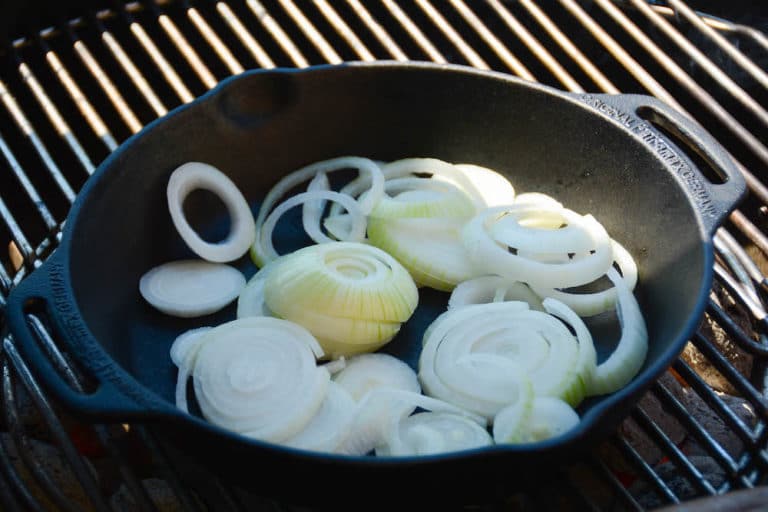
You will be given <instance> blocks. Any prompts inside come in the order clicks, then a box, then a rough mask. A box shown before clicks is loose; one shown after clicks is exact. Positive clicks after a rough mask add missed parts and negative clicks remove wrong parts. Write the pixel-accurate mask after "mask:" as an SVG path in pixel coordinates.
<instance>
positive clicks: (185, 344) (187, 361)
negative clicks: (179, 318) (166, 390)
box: [170, 327, 212, 412]
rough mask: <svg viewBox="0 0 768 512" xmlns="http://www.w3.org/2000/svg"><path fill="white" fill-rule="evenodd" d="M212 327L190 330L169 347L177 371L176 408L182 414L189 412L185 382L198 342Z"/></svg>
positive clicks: (188, 375)
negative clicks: (182, 412)
mask: <svg viewBox="0 0 768 512" xmlns="http://www.w3.org/2000/svg"><path fill="white" fill-rule="evenodd" d="M211 329H212V327H199V328H197V329H190V330H189V331H186V332H183V333H181V334H180V335H179V336H178V337H177V338H176V339H175V340H174V341H173V344H172V345H171V351H170V352H171V361H173V364H175V365H176V366H177V367H178V369H179V372H178V376H177V377H176V394H175V399H176V407H178V408H179V409H181V410H182V411H184V412H189V410H188V407H187V381H188V380H189V377H190V375H191V374H192V361H193V360H194V358H195V354H196V353H197V349H198V348H199V347H200V342H201V341H202V340H203V334H205V333H206V332H208V331H210V330H211Z"/></svg>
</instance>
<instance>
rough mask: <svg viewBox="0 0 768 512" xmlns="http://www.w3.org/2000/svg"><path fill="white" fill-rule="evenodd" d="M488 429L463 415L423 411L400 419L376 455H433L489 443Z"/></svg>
mask: <svg viewBox="0 0 768 512" xmlns="http://www.w3.org/2000/svg"><path fill="white" fill-rule="evenodd" d="M491 444H493V438H492V437H491V436H490V434H488V431H487V430H486V429H485V428H483V427H482V426H481V425H478V424H477V423H475V422H474V421H471V420H469V419H467V418H466V417H464V416H459V415H457V414H452V413H445V412H421V413H418V414H413V415H411V416H408V417H405V418H401V419H399V420H398V421H396V422H395V424H394V425H393V426H392V427H391V428H390V429H389V432H388V433H387V435H385V436H384V444H382V445H379V446H377V447H376V455H377V456H411V455H434V454H437V453H447V452H456V451H461V450H470V449H473V448H480V447H482V446H489V445H491Z"/></svg>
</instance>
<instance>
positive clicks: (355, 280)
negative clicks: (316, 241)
mask: <svg viewBox="0 0 768 512" xmlns="http://www.w3.org/2000/svg"><path fill="white" fill-rule="evenodd" d="M266 299H267V305H268V306H269V307H270V309H272V311H275V312H276V313H278V314H280V312H281V311H283V310H289V309H295V308H299V307H301V308H306V309H308V310H311V311H315V312H317V313H323V314H326V315H329V316H337V317H340V318H354V319H360V320H379V321H386V322H404V321H405V320H407V319H408V318H410V316H411V314H413V311H414V309H415V308H416V305H417V303H418V299H419V297H418V290H417V289H416V286H415V285H414V283H413V279H411V277H410V275H409V274H408V271H407V270H406V269H405V268H403V266H402V265H401V264H400V263H398V262H397V260H395V259H394V258H393V257H392V256H390V255H389V254H387V253H386V252H384V251H382V250H381V249H378V248H376V247H371V246H369V245H364V244H358V243H351V242H334V243H331V244H322V245H312V246H308V247H304V248H302V249H299V250H297V251H295V252H293V253H291V254H289V255H286V256H284V257H283V259H282V261H281V262H280V263H279V265H278V266H277V267H276V268H275V270H274V271H272V272H271V273H270V275H269V276H267V284H266Z"/></svg>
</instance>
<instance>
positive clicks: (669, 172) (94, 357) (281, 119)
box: [8, 62, 745, 506]
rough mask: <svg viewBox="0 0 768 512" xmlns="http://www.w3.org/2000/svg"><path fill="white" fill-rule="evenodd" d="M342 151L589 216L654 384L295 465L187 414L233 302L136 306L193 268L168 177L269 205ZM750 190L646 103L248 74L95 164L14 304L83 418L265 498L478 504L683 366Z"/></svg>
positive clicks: (28, 341)
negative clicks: (144, 435) (158, 440)
mask: <svg viewBox="0 0 768 512" xmlns="http://www.w3.org/2000/svg"><path fill="white" fill-rule="evenodd" d="M662 131H663V132H664V133H665V134H662ZM340 155H361V156H367V157H370V158H373V159H378V160H394V159H398V158H403V157H410V156H424V157H427V156H429V157H436V158H441V159H444V160H447V161H451V162H471V163H476V164H480V165H485V166H488V167H491V168H494V169H496V170H499V171H500V172H503V173H504V174H506V175H508V176H509V178H510V179H511V181H512V182H513V184H514V185H515V187H516V189H517V190H518V191H519V192H523V191H543V192H547V193H550V194H552V195H554V196H555V197H557V198H559V199H560V200H561V201H562V202H563V203H564V204H565V205H567V206H568V207H570V208H572V209H574V210H576V211H580V212H584V213H586V212H590V213H592V214H594V215H595V217H596V218H597V219H598V220H600V221H601V222H602V223H603V224H604V225H605V226H606V228H607V229H608V232H609V233H611V234H612V235H613V236H614V238H616V239H617V240H619V241H620V242H621V243H622V244H624V245H625V246H626V247H627V248H628V249H629V250H630V251H631V253H632V254H634V255H635V257H636V259H637V261H638V264H639V268H640V281H639V283H640V284H639V286H638V289H637V291H636V294H637V296H638V299H639V301H640V303H641V307H642V310H643V312H644V315H645V317H646V320H647V323H648V328H649V335H650V349H649V352H648V357H647V360H646V362H645V365H644V366H643V368H642V369H641V371H640V373H639V374H638V375H637V377H636V378H635V379H634V380H633V381H632V382H631V383H630V384H629V385H628V386H627V387H626V388H624V389H622V390H621V391H619V392H616V393H614V394H612V395H610V396H605V397H598V398H593V399H589V400H588V401H586V402H585V403H584V404H583V405H582V406H581V407H580V408H579V413H580V414H581V417H582V421H581V424H580V426H579V427H578V428H576V429H575V430H573V431H571V432H569V433H568V434H566V435H565V436H562V437H561V438H558V439H553V440H549V441H545V442H541V443H538V444H534V445H528V446H497V447H493V448H490V449H481V450H473V451H468V452H463V453H460V454H447V455H438V456H430V457H421V458H415V457H414V458H400V459H390V460H386V459H374V458H371V457H341V456H329V455H323V454H314V453H307V452H301V451H297V450H293V449H287V448H283V447H279V446H273V445H270V444H266V443H262V442H259V441H256V440H252V439H246V438H243V437H240V436H239V435H235V434H233V433H230V432H227V431H225V430H223V429H220V428H217V427H215V426H213V425H211V424H208V423H207V422H205V421H204V420H202V419H201V418H199V417H197V416H192V415H186V414H182V413H181V412H180V411H179V410H177V409H176V408H175V407H174V404H173V396H174V395H173V390H174V382H175V376H176V371H175V368H174V367H173V365H172V363H171V361H170V358H169V356H168V349H169V347H170V344H171V342H172V341H173V339H174V338H175V336H176V335H178V334H179V333H181V332H182V331H184V330H186V329H189V328H192V327H196V326H201V325H214V324H217V323H220V322H223V321H225V320H228V319H232V318H234V307H230V308H228V309H227V310H225V311H223V312H221V313H219V314H217V315H213V316H210V317H206V318H202V319H199V320H181V319H175V318H171V317H167V316H164V315H162V314H160V313H157V312H156V311H154V310H153V309H152V308H151V307H149V306H148V305H147V304H146V303H145V302H144V301H143V300H142V299H141V297H140V295H139V292H138V282H139V278H140V276H141V275H142V274H143V273H144V272H146V271H147V270H148V269H149V268H151V267H153V266H155V265H157V264H159V263H162V262H166V261H169V260H174V259H179V258H183V257H190V256H191V253H190V252H189V250H188V249H187V248H186V247H185V245H184V243H183V242H182V241H181V239H180V237H179V236H178V235H177V233H176V231H175V230H174V228H173V226H172V224H171V221H170V216H169V214H168V211H167V206H166V199H165V188H166V183H167V181H168V177H169V175H170V173H171V172H172V171H173V169H174V168H176V167H177V166H178V165H180V164H182V163H185V162H188V161H192V160H195V161H201V162H207V163H210V164H213V165H215V166H216V167H218V168H220V169H221V170H223V171H224V172H225V173H226V174H228V175H229V176H230V177H231V178H232V179H233V180H234V181H235V182H236V183H237V185H238V186H239V187H240V188H241V190H242V191H243V193H244V194H245V196H246V197H247V198H248V199H249V200H250V201H252V205H253V208H254V211H256V210H257V208H258V201H259V199H260V198H261V197H263V196H264V195H265V194H266V192H267V190H268V189H269V188H270V187H271V186H272V185H273V184H274V183H275V182H276V181H277V179H278V178H279V177H280V176H281V175H282V174H284V173H287V172H289V171H291V170H294V169H297V168H299V167H300V166H302V165H305V164H307V163H310V162H313V161H317V160H322V159H326V158H331V157H335V156H340ZM705 170H706V172H707V174H711V175H713V176H715V177H716V179H714V180H710V179H708V178H707V177H705V174H704V171H705ZM744 191H745V185H744V181H743V179H742V177H741V175H740V173H739V172H738V170H737V169H736V168H735V167H734V164H733V163H732V162H731V160H730V159H729V157H728V156H727V155H726V153H725V151H724V150H723V149H722V148H721V147H719V146H718V144H717V143H716V142H715V140H713V139H712V137H711V136H709V135H708V134H707V133H706V132H705V131H703V130H702V129H700V128H699V127H697V126H696V125H694V123H692V122H691V121H689V120H687V119H685V118H683V117H682V116H681V115H679V114H677V113H675V112H674V111H672V110H671V109H670V108H668V107H666V106H665V105H664V104H662V103H660V102H658V101H656V100H654V99H652V98H650V97H646V96H636V95H625V96H603V95H592V94H585V95H575V94H567V93H563V92H560V91H557V90H554V89H551V88H549V87H545V86H542V85H538V84H534V83H529V82H524V81H521V80H517V79H515V78H512V77H510V76H507V75H503V74H499V73H492V72H483V71H477V70H473V69H469V68H463V67H458V66H444V65H431V64H429V65H428V64H416V63H410V64H403V63H390V62H379V63H374V64H358V63H355V64H349V65H343V66H320V67H314V68H309V69H306V70H288V69H278V70H272V71H252V72H247V73H244V74H242V75H240V76H237V77H234V78H230V79H228V80H225V81H224V82H222V83H221V84H220V85H219V86H218V87H216V88H215V89H214V90H213V91H211V92H209V93H208V94H206V95H204V96H203V97H202V98H200V99H199V100H197V101H195V102H193V103H191V104H189V105H186V106H183V107H180V108H178V109H177V110H175V111H174V112H172V113H171V114H169V115H168V116H166V117H164V118H162V119H160V120H158V121H156V122H154V123H152V124H150V125H149V126H147V127H146V128H145V129H144V130H143V131H142V132H141V133H139V134H138V135H136V136H134V137H133V138H131V139H130V140H129V141H127V142H126V143H125V144H124V145H122V146H121V147H120V148H119V149H118V150H117V151H116V152H114V153H113V154H112V155H111V156H110V157H109V158H108V159H107V160H106V161H105V162H104V163H103V164H102V165H101V166H100V168H99V169H98V171H97V172H96V173H95V174H94V175H93V177H91V178H90V179H89V181H88V182H87V183H86V185H85V186H84V188H83V190H82V192H81V193H80V195H79V196H78V199H77V201H76V203H75V205H74V207H73V208H72V210H71V212H70V214H69V217H68V219H67V222H66V227H65V230H64V235H63V239H62V242H61V245H60V247H59V248H58V249H57V250H56V251H55V253H54V254H53V255H52V256H51V257H50V258H49V260H48V261H46V263H45V264H44V265H43V266H42V267H41V268H39V269H38V270H36V271H35V272H33V273H32V275H31V276H29V277H28V278H27V279H25V280H24V281H23V282H22V283H21V285H20V286H19V287H18V288H16V290H15V291H14V292H13V293H12V294H11V297H10V299H9V303H8V320H9V324H10V326H11V329H12V331H13V333H14V334H15V335H16V336H17V338H18V339H19V341H20V349H21V350H22V351H23V355H24V356H25V358H26V360H27V361H28V362H29V363H30V365H31V366H32V367H33V370H34V371H35V373H36V375H37V376H38V377H40V378H41V379H42V381H43V382H44V383H45V385H46V386H47V387H48V388H49V390H50V391H51V392H52V393H54V394H55V396H56V397H57V398H58V399H60V400H61V401H62V402H63V403H64V404H65V405H66V406H68V407H70V408H71V409H72V410H74V411H75V412H76V413H80V414H82V415H85V416H87V417H89V418H91V419H94V420H99V421H105V422H108V421H121V422H123V421H140V422H148V423H150V424H152V425H155V426H156V429H157V430H158V432H160V433H161V435H164V436H167V437H169V438H171V439H172V440H173V441H174V442H175V443H177V444H178V446H180V447H182V449H183V450H184V451H185V452H187V453H189V454H193V455H194V456H195V457H197V458H199V459H200V460H202V461H203V462H205V463H206V464H207V465H208V467H209V468H210V469H211V470H213V471H215V472H218V473H220V474H222V475H223V476H224V477H225V478H233V479H235V480H236V481H237V482H239V483H245V484H246V485H248V486H249V487H251V488H253V489H254V490H256V491H258V492H261V493H264V494H265V495H269V496H276V497H281V498H283V499H289V500H295V501H299V502H304V503H318V502H323V501H330V502H332V503H338V502H339V500H340V493H341V494H342V495H343V494H344V492H345V491H349V490H356V491H361V492H362V491H368V492H370V493H371V494H370V496H371V497H372V499H373V500H374V501H375V502H377V503H381V502H385V501H387V500H392V499H397V498H399V497H401V496H410V492H411V491H414V492H416V493H417V494H415V495H414V496H417V497H419V496H421V497H428V498H429V499H434V498H435V497H436V496H439V497H442V498H447V499H450V500H470V501H473V502H478V501H482V500H483V498H489V497H491V496H493V493H494V491H496V490H502V491H509V490H510V489H511V488H513V487H514V485H515V484H516V483H518V484H519V483H521V482H524V481H525V480H524V479H523V478H522V477H523V476H526V475H535V474H537V471H540V472H543V474H546V473H547V472H548V471H551V470H552V468H553V467H554V466H557V465H559V464H560V463H562V462H563V461H566V460H568V459H569V458H571V457H573V456H575V455H578V454H579V453H580V452H581V451H583V450H586V449H588V448H589V447H590V446H591V445H593V444H594V442H595V441H596V440H599V439H600V438H601V436H604V435H605V434H607V433H609V432H611V431H612V430H613V429H614V428H615V427H616V426H617V424H618V423H619V422H620V421H621V419H622V418H623V417H624V416H625V415H626V414H627V413H628V412H629V410H630V408H631V407H632V405H633V404H634V403H635V402H636V400H637V399H638V398H639V396H640V395H641V394H642V392H643V391H644V390H645V389H647V388H648V387H649V386H650V384H651V383H652V382H653V381H654V380H655V379H656V378H657V377H659V375H660V374H661V373H662V372H663V371H665V369H666V368H667V367H668V366H669V365H670V364H671V363H672V361H673V360H674V359H675V357H676V356H677V355H678V354H679V353H680V351H681V350H682V347H683V345H684V344H685V342H686V340H687V339H688V336H689V335H690V334H691V333H692V332H693V331H694V329H695V328H696V326H697V324H698V322H699V321H700V319H701V316H702V314H703V310H704V305H705V302H706V299H707V295H708V293H709V290H710V285H711V280H712V276H711V267H712V264H713V252H712V244H711V237H712V234H713V233H714V230H715V229H716V228H717V226H718V225H719V224H720V223H721V221H722V219H723V218H724V216H725V215H726V214H727V213H728V212H729V211H730V210H731V209H732V208H733V207H734V205H735V204H736V203H737V201H738V200H739V199H740V197H741V196H742V195H743V193H744ZM186 206H187V207H186V209H187V211H188V214H189V216H190V218H192V219H193V223H194V224H195V225H197V226H198V227H199V229H200V231H201V232H202V233H204V235H205V236H207V237H208V238H209V239H215V238H216V237H223V236H224V235H225V233H226V232H227V229H228V224H227V218H226V215H225V214H223V213H222V212H223V209H222V208H221V205H219V203H218V202H217V201H215V200H213V199H211V198H210V197H208V196H205V195H202V194H201V195H199V196H197V197H191V198H190V199H189V201H188V204H187V205H186ZM211 209H213V211H215V212H216V213H215V214H211V211H212V210H211ZM284 224H285V225H284V226H282V227H281V228H280V231H279V232H278V235H277V238H278V247H283V248H284V249H285V248H290V247H289V246H294V247H297V246H298V244H301V243H302V238H301V237H300V236H299V234H298V233H299V232H300V222H298V217H296V219H294V220H288V221H287V222H285V223H284ZM236 264H237V266H238V267H239V268H240V269H241V270H242V271H243V272H245V273H246V276H250V275H252V274H253V272H255V267H254V266H253V264H252V263H251V262H250V261H249V260H248V258H247V256H246V257H244V258H243V259H241V260H240V261H239V262H237V263H236ZM446 300H447V295H446V294H441V293H437V292H431V291H429V290H424V291H422V294H421V299H420V306H419V308H418V310H417V312H416V314H415V315H414V317H413V318H412V320H411V321H409V322H408V323H407V325H406V326H405V327H404V329H403V330H402V332H401V333H400V334H399V335H398V338H397V339H396V340H395V341H393V342H392V343H391V344H390V345H388V346H387V347H386V350H387V351H389V352H391V353H394V354H396V355H398V356H399V357H401V358H403V359H404V360H406V361H407V362H408V363H410V364H411V365H414V366H415V364H416V360H417V357H418V350H419V346H420V337H421V333H422V332H423V330H424V328H425V327H426V326H427V325H428V323H429V322H430V321H431V320H432V319H433V318H434V317H435V316H436V315H437V314H439V313H440V312H441V311H442V310H444V308H445V305H446ZM28 312H36V313H38V315H41V316H42V317H43V318H44V319H45V320H46V321H47V322H48V323H49V324H50V329H52V330H53V332H54V334H55V337H56V338H57V339H58V340H61V342H62V343H63V348H64V350H65V351H66V352H67V353H68V354H69V356H70V357H71V358H72V360H74V361H75V362H76V363H77V364H78V365H79V366H80V367H81V368H82V369H83V370H84V371H85V372H86V373H87V374H88V375H90V376H91V377H92V379H93V382H94V386H93V389H92V390H89V392H77V391H75V390H73V389H72V388H71V387H70V386H69V385H67V383H66V380H65V379H64V378H63V377H62V376H61V375H60V374H59V373H58V372H57V370H56V369H55V368H54V366H53V365H52V364H51V362H50V359H49V358H48V357H47V356H46V354H45V352H44V350H43V349H42V348H41V344H40V343H39V341H38V339H36V337H35V336H34V335H33V329H31V328H30V326H29V324H28V322H27V319H26V316H25V313H28ZM611 325H612V323H611V322H608V321H607V320H605V319H602V320H601V319H600V318H598V319H597V320H595V321H592V322H591V327H592V328H593V329H594V333H595V337H596V343H597V345H598V350H599V354H600V357H605V354H607V353H608V352H609V351H610V350H611V348H612V346H613V345H612V344H613V343H614V341H615V340H616V339H617V338H616V337H617V332H616V329H615V327H611ZM242 463H245V464H247V466H248V467H249V468H250V470H249V471H246V472H243V469H242V468H241V464H242ZM256 472H258V474H256ZM383 482H387V486H386V491H385V490H384V489H383V488H382V485H383ZM391 483H394V484H395V485H396V487H394V488H393V487H391ZM361 506H367V504H366V505H362V504H361Z"/></svg>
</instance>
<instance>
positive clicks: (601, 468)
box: [588, 457, 642, 510]
mask: <svg viewBox="0 0 768 512" xmlns="http://www.w3.org/2000/svg"><path fill="white" fill-rule="evenodd" d="M588 462H589V464H590V466H592V468H593V470H594V471H595V473H597V474H598V475H600V476H601V477H602V478H603V480H604V481H606V482H608V483H609V484H611V488H612V489H613V491H614V492H615V493H616V496H618V497H619V498H621V501H622V502H623V503H624V505H625V506H626V507H627V508H629V509H630V510H642V507H641V506H640V504H639V503H638V502H637V500H635V498H634V496H632V495H631V494H630V493H629V491H627V489H626V487H624V485H623V484H622V483H621V482H620V481H619V479H618V478H616V475H615V474H614V473H613V471H611V470H610V469H609V468H608V466H606V465H605V463H604V462H603V461H602V460H600V459H598V458H596V457H590V458H589V460H588Z"/></svg>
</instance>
